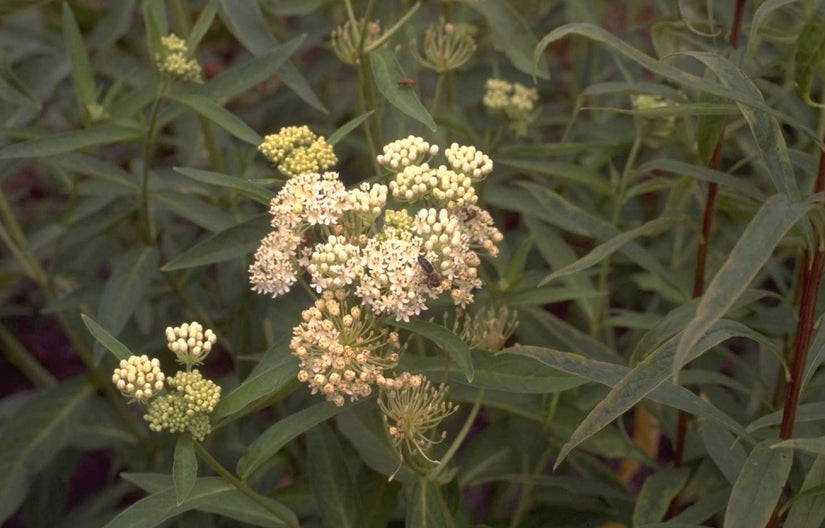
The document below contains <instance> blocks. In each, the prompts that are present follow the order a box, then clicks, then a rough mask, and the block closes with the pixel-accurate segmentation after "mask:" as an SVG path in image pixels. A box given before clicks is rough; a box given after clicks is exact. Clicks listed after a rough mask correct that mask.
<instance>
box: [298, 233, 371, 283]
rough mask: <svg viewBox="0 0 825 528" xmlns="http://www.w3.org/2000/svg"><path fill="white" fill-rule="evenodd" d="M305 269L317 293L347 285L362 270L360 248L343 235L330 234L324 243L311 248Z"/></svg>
mask: <svg viewBox="0 0 825 528" xmlns="http://www.w3.org/2000/svg"><path fill="white" fill-rule="evenodd" d="M307 271H308V272H309V275H310V277H312V282H311V283H310V286H312V287H313V288H315V289H316V290H317V291H318V293H321V292H322V291H324V290H339V289H341V288H344V287H346V286H349V285H350V284H352V283H353V282H354V281H355V280H356V279H357V278H358V277H359V276H360V275H361V274H362V273H363V272H364V269H363V267H362V266H361V249H360V248H359V247H358V246H356V245H354V244H350V243H348V242H347V240H346V238H345V237H344V236H335V235H330V237H329V238H328V239H327V241H326V242H325V243H323V244H317V245H316V246H315V247H314V248H313V250H312V254H311V256H310V260H309V265H308V266H307Z"/></svg>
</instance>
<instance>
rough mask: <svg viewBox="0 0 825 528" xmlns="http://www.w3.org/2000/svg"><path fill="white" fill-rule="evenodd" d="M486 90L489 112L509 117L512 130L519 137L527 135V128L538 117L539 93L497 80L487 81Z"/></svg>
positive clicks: (486, 105) (486, 104)
mask: <svg viewBox="0 0 825 528" xmlns="http://www.w3.org/2000/svg"><path fill="white" fill-rule="evenodd" d="M484 88H485V92H484V99H483V103H484V106H485V107H486V108H487V110H488V111H490V112H492V113H494V114H503V115H504V116H505V117H507V119H508V120H509V124H510V129H511V130H513V132H514V133H515V134H516V135H517V136H524V135H526V134H527V127H528V126H529V125H530V123H532V122H533V119H535V117H536V115H535V112H534V108H535V104H536V101H538V99H539V94H538V91H537V90H536V89H535V88H528V87H527V86H524V85H523V84H519V83H511V82H507V81H505V80H503V79H496V78H490V79H487V82H486V83H485V85H484Z"/></svg>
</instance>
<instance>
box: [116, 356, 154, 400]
mask: <svg viewBox="0 0 825 528" xmlns="http://www.w3.org/2000/svg"><path fill="white" fill-rule="evenodd" d="M164 378H165V376H164V374H163V372H162V371H161V370H160V362H159V361H158V360H157V359H155V358H152V359H149V358H148V357H147V356H145V355H143V356H130V357H129V359H121V360H120V364H119V366H118V367H117V368H116V369H115V370H114V372H113V373H112V383H114V384H115V387H117V389H118V390H119V391H120V392H121V394H123V395H124V396H126V397H127V398H131V399H132V400H135V401H146V400H148V399H149V398H151V397H152V396H153V395H155V393H157V392H159V391H161V390H163V380H164Z"/></svg>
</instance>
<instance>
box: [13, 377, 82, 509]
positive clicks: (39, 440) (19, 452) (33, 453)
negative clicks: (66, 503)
mask: <svg viewBox="0 0 825 528" xmlns="http://www.w3.org/2000/svg"><path fill="white" fill-rule="evenodd" d="M94 390H95V389H94V387H93V386H92V385H91V384H89V383H86V381H85V379H82V378H77V379H75V380H72V381H64V382H62V383H60V384H59V385H56V386H54V387H53V388H51V389H47V390H44V391H41V392H38V393H37V394H35V395H34V396H32V397H31V398H29V399H28V400H26V401H25V402H24V403H23V405H21V406H20V408H19V409H17V412H15V413H14V414H13V415H12V416H10V417H9V418H8V419H6V421H5V423H4V424H3V426H4V427H3V429H2V432H0V497H3V499H2V500H0V522H2V521H5V520H6V519H8V518H9V517H11V516H12V515H13V514H14V512H15V511H16V510H17V508H18V507H19V506H20V505H21V504H22V502H23V499H24V498H25V496H26V493H28V489H29V485H30V483H31V479H32V477H34V475H35V474H36V473H38V472H39V471H41V470H42V469H43V468H45V467H46V466H47V465H48V464H49V463H50V462H51V461H52V460H53V459H54V457H55V456H57V454H58V453H59V452H60V451H61V450H62V449H63V447H64V446H65V445H66V443H67V442H69V441H70V440H71V437H72V433H73V430H74V428H75V424H76V421H77V418H78V416H80V415H81V414H82V413H83V409H84V407H85V405H86V404H87V402H89V401H90V399H91V397H92V395H93V394H94Z"/></svg>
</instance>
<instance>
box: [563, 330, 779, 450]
mask: <svg viewBox="0 0 825 528" xmlns="http://www.w3.org/2000/svg"><path fill="white" fill-rule="evenodd" d="M738 336H744V337H748V338H751V339H754V340H757V341H760V342H764V341H767V340H766V339H764V338H763V337H762V336H760V335H759V334H758V333H757V332H754V331H753V330H751V329H750V328H748V327H747V326H745V325H743V324H742V323H738V322H736V321H725V320H722V321H717V322H715V323H714V325H713V326H711V327H710V328H708V329H707V331H706V332H705V333H704V334H703V335H702V337H701V339H700V340H699V341H698V342H697V343H696V346H695V347H694V348H693V349H692V351H691V355H690V356H687V357H685V358H681V359H680V358H676V357H674V354H675V351H676V338H673V339H670V340H668V341H667V342H665V343H664V344H662V345H661V346H660V347H659V348H658V349H657V350H655V351H654V352H652V353H651V354H649V355H648V356H647V357H645V358H644V360H642V362H641V363H639V365H637V366H636V367H635V368H633V369H632V370H631V371H630V372H628V374H627V375H626V376H625V377H624V378H622V380H621V381H620V382H618V383H616V384H614V385H613V388H612V389H611V390H610V392H609V393H608V395H607V396H605V397H604V398H603V399H602V400H601V401H599V403H597V404H596V406H595V407H594V408H593V410H592V411H590V413H589V414H588V415H587V417H586V418H585V419H584V420H583V421H582V423H581V424H579V426H578V427H577V428H576V430H575V431H574V432H573V435H572V436H571V437H570V439H569V440H568V441H567V442H566V443H565V444H564V445H563V446H562V448H561V451H560V452H559V456H558V458H557V459H556V464H557V465H558V463H559V462H560V461H562V460H563V459H564V458H565V457H566V456H567V454H568V453H569V452H570V451H571V450H572V449H573V448H575V447H576V446H577V445H579V444H580V443H581V442H583V441H584V440H585V439H587V438H589V437H590V436H591V435H593V434H595V433H596V432H598V431H600V430H601V429H602V428H603V427H605V426H606V425H608V424H609V423H610V422H612V421H613V420H615V419H616V418H618V417H619V416H621V415H622V414H623V413H625V412H626V411H627V410H628V409H630V408H631V407H632V406H633V405H635V404H636V403H638V402H639V401H641V400H642V398H644V397H645V396H647V395H648V394H649V393H650V392H651V391H653V390H654V389H656V388H657V387H659V386H660V385H661V384H662V383H664V382H665V380H667V379H668V377H670V375H671V374H672V373H673V371H674V370H677V369H679V368H681V367H682V366H683V365H684V364H685V363H687V362H688V361H690V360H692V359H695V358H696V357H698V356H699V355H701V354H702V353H703V352H705V351H707V350H709V349H711V348H713V347H714V346H716V345H718V344H720V343H722V342H724V341H726V340H728V339H730V338H731V337H738Z"/></svg>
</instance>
